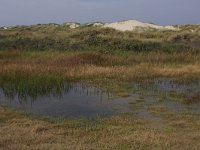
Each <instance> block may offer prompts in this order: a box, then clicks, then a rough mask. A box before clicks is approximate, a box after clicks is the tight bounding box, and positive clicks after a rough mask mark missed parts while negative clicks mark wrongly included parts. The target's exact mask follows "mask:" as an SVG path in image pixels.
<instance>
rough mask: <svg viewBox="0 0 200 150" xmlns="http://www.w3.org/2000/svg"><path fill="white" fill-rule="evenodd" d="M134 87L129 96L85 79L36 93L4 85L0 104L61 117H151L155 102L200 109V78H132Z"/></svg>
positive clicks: (170, 108) (180, 109) (169, 107)
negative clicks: (100, 86)
mask: <svg viewBox="0 0 200 150" xmlns="http://www.w3.org/2000/svg"><path fill="white" fill-rule="evenodd" d="M61 87H62V88H61ZM132 87H133V88H132V89H133V91H132V94H131V95H130V96H129V97H127V98H121V97H116V96H114V95H113V94H111V93H109V92H107V91H102V90H100V89H99V88H97V87H94V86H90V85H86V84H84V83H77V84H69V83H67V84H63V86H60V87H59V88H53V89H51V90H49V92H47V90H45V92H44V93H43V92H42V91H37V92H36V93H35V94H30V93H23V94H22V93H19V92H17V91H16V90H13V92H7V91H6V90H4V89H1V90H0V104H1V105H6V106H11V107H14V108H15V109H17V110H20V111H24V112H27V113H36V114H41V115H45V116H59V117H62V116H63V117H66V116H67V117H80V116H99V115H100V116H102V115H103V116H104V115H106V116H107V115H113V114H118V113H120V114H121V113H134V114H138V115H142V116H146V117H148V118H151V117H150V113H149V110H150V109H151V107H155V106H162V107H163V109H164V110H167V111H170V112H171V111H173V112H192V113H199V112H200V103H199V102H200V82H195V83H184V82H182V83H179V82H174V81H172V80H169V79H156V80H152V81H148V82H133V83H132ZM160 109H161V108H160Z"/></svg>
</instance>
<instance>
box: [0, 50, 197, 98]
mask: <svg viewBox="0 0 200 150" xmlns="http://www.w3.org/2000/svg"><path fill="white" fill-rule="evenodd" d="M199 75H200V55H194V54H191V53H186V52H184V53H174V54H166V53H157V52H151V53H136V52H124V53H118V52H117V53H116V54H112V55H111V54H102V53H99V52H76V53H74V52H67V53H66V52H55V51H46V52H19V51H17V52H16V51H2V52H0V87H1V88H2V89H3V90H4V91H5V93H9V92H11V93H17V92H19V93H21V95H23V94H24V93H28V95H33V96H34V94H35V93H37V94H41V93H47V92H53V91H60V90H61V89H63V87H64V82H66V81H68V82H80V81H82V82H89V83H91V84H94V85H97V86H100V87H102V88H107V89H108V90H111V91H114V92H118V91H121V90H122V88H125V89H124V90H126V88H127V87H128V84H129V83H130V82H131V81H133V80H145V79H152V78H157V77H159V78H160V77H168V78H174V79H178V80H197V79H199V77H200V76H199Z"/></svg>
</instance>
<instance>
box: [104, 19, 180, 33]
mask: <svg viewBox="0 0 200 150" xmlns="http://www.w3.org/2000/svg"><path fill="white" fill-rule="evenodd" d="M104 27H107V28H114V29H116V30H120V31H132V30H136V29H143V30H145V29H159V30H176V29H177V28H175V27H173V26H159V25H154V24H150V23H143V22H140V21H137V20H127V21H122V22H114V23H106V24H105V25H104Z"/></svg>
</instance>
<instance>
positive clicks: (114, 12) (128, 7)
mask: <svg viewBox="0 0 200 150" xmlns="http://www.w3.org/2000/svg"><path fill="white" fill-rule="evenodd" d="M199 6H200V0H0V26H13V25H30V24H38V23H64V22H80V23H87V22H96V21H101V22H116V21H123V20H128V19H135V20H139V21H143V22H150V23H155V24H159V25H174V24H200V15H199V14H200V9H199Z"/></svg>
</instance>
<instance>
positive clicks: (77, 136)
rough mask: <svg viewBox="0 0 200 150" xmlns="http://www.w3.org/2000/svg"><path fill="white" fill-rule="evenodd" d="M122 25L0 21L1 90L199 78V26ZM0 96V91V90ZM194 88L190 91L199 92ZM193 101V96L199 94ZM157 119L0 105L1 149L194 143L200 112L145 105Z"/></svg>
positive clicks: (115, 87) (125, 90) (35, 91)
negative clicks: (125, 28)
mask: <svg viewBox="0 0 200 150" xmlns="http://www.w3.org/2000/svg"><path fill="white" fill-rule="evenodd" d="M179 28H180V30H177V31H160V30H150V31H145V32H142V31H137V30H136V31H131V32H121V31H117V30H114V29H109V28H100V27H92V26H84V25H82V26H80V27H79V28H76V29H69V27H68V26H66V25H55V24H48V25H33V26H16V27H12V28H9V29H3V28H0V90H1V91H3V92H4V93H5V94H6V95H9V96H12V95H15V94H16V93H17V94H18V95H19V96H21V97H23V96H26V95H29V96H31V97H35V96H37V95H43V94H46V93H49V92H60V91H62V90H63V89H65V88H68V87H66V86H65V84H66V83H68V84H70V83H77V82H84V83H86V84H91V85H93V86H96V87H98V88H101V89H104V90H107V91H110V92H112V93H114V94H115V95H118V96H128V95H129V92H130V91H129V90H130V83H131V82H132V81H139V82H146V81H150V80H152V79H155V78H170V79H172V80H176V81H180V82H182V81H183V82H196V81H198V80H199V79H200V27H199V26H197V25H185V26H179ZM0 98H1V97H0ZM198 98H199V95H198V94H197V96H196V97H195V98H194V99H195V100H197V99H198ZM197 101H198V100H197ZM148 110H149V111H150V112H151V113H155V114H157V115H160V116H161V118H162V120H161V122H162V123H159V124H154V122H153V121H148V120H145V119H143V118H139V117H138V116H137V115H136V116H130V115H128V114H127V115H119V116H113V117H108V118H97V119H96V121H90V120H88V119H87V118H84V119H74V120H73V119H55V118H54V119H53V118H42V117H38V116H33V115H26V114H21V113H18V112H15V111H14V110H11V109H10V108H5V107H0V113H1V115H0V135H1V138H0V149H1V148H2V149H198V147H199V146H200V145H199V136H200V132H199V123H200V120H199V114H179V113H177V114H176V113H171V112H168V111H165V109H162V107H151V108H149V109H148Z"/></svg>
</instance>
